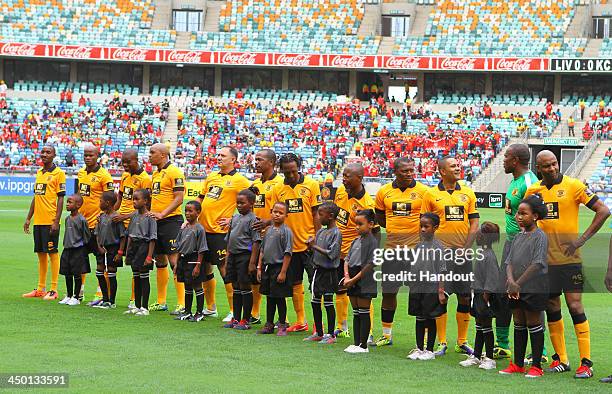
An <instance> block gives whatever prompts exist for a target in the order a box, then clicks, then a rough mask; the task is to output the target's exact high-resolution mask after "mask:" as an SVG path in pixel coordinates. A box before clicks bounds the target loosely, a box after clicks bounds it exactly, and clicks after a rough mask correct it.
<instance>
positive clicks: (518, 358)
mask: <svg viewBox="0 0 612 394" xmlns="http://www.w3.org/2000/svg"><path fill="white" fill-rule="evenodd" d="M527 335H528V334H527V327H525V326H522V325H520V324H517V323H516V322H514V364H516V365H517V366H519V367H523V366H524V365H525V351H526V349H527Z"/></svg>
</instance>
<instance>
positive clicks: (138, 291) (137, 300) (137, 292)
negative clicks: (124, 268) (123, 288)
mask: <svg viewBox="0 0 612 394" xmlns="http://www.w3.org/2000/svg"><path fill="white" fill-rule="evenodd" d="M133 278H134V304H135V305H136V308H137V309H140V308H142V283H141V282H140V273H139V272H134V274H133Z"/></svg>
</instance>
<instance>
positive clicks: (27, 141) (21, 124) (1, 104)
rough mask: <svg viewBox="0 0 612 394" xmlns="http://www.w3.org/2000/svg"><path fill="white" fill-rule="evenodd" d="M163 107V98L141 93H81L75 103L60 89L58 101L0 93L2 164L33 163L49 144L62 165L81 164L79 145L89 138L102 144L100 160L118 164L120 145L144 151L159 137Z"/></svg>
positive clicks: (28, 164) (162, 124) (163, 116)
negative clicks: (108, 96)
mask: <svg viewBox="0 0 612 394" xmlns="http://www.w3.org/2000/svg"><path fill="white" fill-rule="evenodd" d="M167 111H168V105H167V103H161V104H153V103H151V102H150V101H149V100H148V99H145V98H143V99H142V100H141V101H140V102H138V103H133V104H130V103H128V102H127V100H125V99H124V100H123V101H121V99H120V98H119V97H115V98H114V99H112V100H107V101H104V102H100V103H92V102H91V101H89V100H88V99H85V98H84V97H83V96H81V97H80V98H79V100H78V103H76V102H73V101H69V100H68V95H66V94H65V92H64V93H63V94H62V96H61V98H60V100H49V101H47V100H43V101H42V102H40V101H34V100H19V99H4V98H0V159H1V163H2V165H3V166H4V167H13V168H15V167H20V166H23V167H27V166H34V165H38V164H40V163H37V162H36V158H37V157H38V152H39V149H40V148H41V147H42V145H43V144H52V145H53V146H55V147H56V149H57V153H58V157H60V158H63V159H64V160H63V163H61V164H64V165H65V166H66V167H76V166H81V165H82V164H83V162H82V145H83V144H84V143H86V142H91V143H94V144H96V145H99V146H100V147H101V150H102V163H103V164H105V165H106V166H107V167H109V168H111V169H120V165H119V164H120V156H121V152H123V150H125V148H130V147H133V148H135V149H138V150H140V151H142V152H143V153H144V152H145V151H146V147H147V146H150V145H152V144H153V143H156V142H159V141H160V140H161V137H162V135H163V132H164V129H165V122H166V118H167ZM69 153H70V154H69ZM66 159H68V160H66Z"/></svg>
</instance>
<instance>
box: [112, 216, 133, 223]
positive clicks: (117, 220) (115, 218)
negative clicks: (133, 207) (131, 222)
mask: <svg viewBox="0 0 612 394" xmlns="http://www.w3.org/2000/svg"><path fill="white" fill-rule="evenodd" d="M128 217H129V215H115V216H113V219H112V222H113V223H121V222H123V221H124V220H125V219H127V218H128Z"/></svg>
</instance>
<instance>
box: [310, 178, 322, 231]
mask: <svg viewBox="0 0 612 394" xmlns="http://www.w3.org/2000/svg"><path fill="white" fill-rule="evenodd" d="M321 203H322V200H321V189H320V188H319V185H318V184H315V185H313V187H312V200H311V202H310V206H311V207H312V222H313V223H314V228H315V233H316V232H317V231H319V230H320V229H321V221H320V220H319V205H321Z"/></svg>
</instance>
